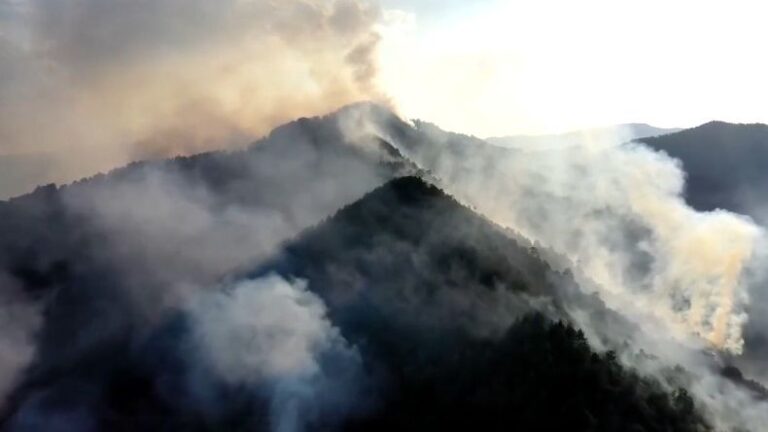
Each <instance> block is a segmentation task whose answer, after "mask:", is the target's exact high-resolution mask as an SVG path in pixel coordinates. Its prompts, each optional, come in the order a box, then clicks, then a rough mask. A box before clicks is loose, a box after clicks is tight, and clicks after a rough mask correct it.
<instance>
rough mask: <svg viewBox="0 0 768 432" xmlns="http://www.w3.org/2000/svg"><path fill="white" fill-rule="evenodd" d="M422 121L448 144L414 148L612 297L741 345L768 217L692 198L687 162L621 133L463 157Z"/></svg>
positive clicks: (647, 318) (448, 181)
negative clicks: (687, 193)
mask: <svg viewBox="0 0 768 432" xmlns="http://www.w3.org/2000/svg"><path fill="white" fill-rule="evenodd" d="M422 129H423V131H426V132H429V133H430V140H433V141H434V142H435V144H434V146H436V147H438V148H442V149H443V150H444V151H436V150H435V148H434V147H432V146H430V145H415V146H412V147H411V148H410V153H411V154H412V156H413V157H414V158H415V159H416V160H417V161H418V162H420V163H421V164H423V165H425V168H428V169H430V170H431V171H432V172H433V174H434V175H435V176H437V177H438V178H439V181H440V182H441V183H442V184H443V186H444V187H445V188H446V189H447V190H448V191H450V192H451V193H453V194H455V195H456V196H457V197H458V198H459V199H461V200H462V201H464V202H465V203H467V204H469V205H471V206H472V207H474V208H476V209H477V210H478V211H479V212H480V213H483V214H485V215H486V216H488V217H489V218H491V219H492V220H494V221H495V222H497V223H499V224H500V225H503V226H507V227H510V228H512V229H514V230H515V231H517V232H519V233H521V234H522V235H523V236H525V237H527V238H529V239H531V240H532V241H534V242H540V243H541V244H544V245H546V246H548V247H551V248H553V249H554V250H555V251H557V252H559V253H562V254H564V255H566V256H567V257H568V258H569V259H570V260H571V261H572V262H573V263H574V265H575V266H576V267H577V268H579V269H580V271H581V273H582V274H585V275H586V276H587V277H588V278H589V279H591V281H594V282H595V283H596V287H597V289H598V290H599V291H600V294H601V296H602V297H603V298H604V300H606V301H607V302H608V304H609V305H610V306H612V307H613V308H615V309H617V310H621V311H623V312H626V313H627V314H628V315H630V316H631V317H633V318H634V319H636V320H639V321H643V322H648V323H652V324H653V325H657V324H659V323H662V324H663V329H664V330H663V331H669V332H672V333H674V334H676V335H677V336H679V338H680V339H687V338H689V336H691V335H693V336H696V337H698V338H701V339H703V340H705V341H707V343H709V344H711V345H712V346H714V347H716V348H718V349H725V350H729V351H731V352H736V353H738V352H740V351H741V350H742V347H743V336H742V327H743V325H744V323H745V321H746V319H747V315H746V313H745V306H746V304H747V301H748V287H747V286H746V282H747V281H746V280H745V277H746V276H745V275H746V273H745V270H746V269H747V267H749V266H750V263H751V260H752V258H753V255H754V252H755V250H756V247H757V245H758V243H759V242H760V241H762V238H763V237H762V236H763V232H762V229H761V228H760V227H758V226H756V225H755V224H754V223H752V221H751V220H750V219H748V218H746V217H743V216H740V215H736V214H732V213H729V212H725V211H714V212H708V213H701V212H697V211H695V210H693V209H692V208H690V207H689V206H687V205H686V204H685V201H684V199H683V198H682V190H683V185H684V174H683V172H682V170H681V168H680V166H679V163H677V162H676V161H674V160H672V159H670V158H669V157H667V156H665V155H663V154H660V153H657V152H654V151H652V150H650V149H648V148H646V147H644V146H641V145H639V144H625V145H620V144H617V143H618V142H620V141H621V140H620V139H618V138H617V139H616V140H613V141H612V142H601V143H584V145H581V146H569V147H566V148H561V149H557V150H543V151H515V150H505V151H500V150H499V149H498V148H492V147H482V146H478V148H476V149H472V152H473V153H476V154H475V155H472V156H470V157H465V156H466V155H462V157H459V156H458V155H457V154H456V152H454V151H450V147H449V146H448V145H447V141H448V139H449V135H446V134H441V133H438V132H436V131H434V130H432V129H431V128H429V127H428V126H423V125H422ZM435 155H437V156H435ZM584 282H585V283H584V285H590V284H589V282H590V281H584Z"/></svg>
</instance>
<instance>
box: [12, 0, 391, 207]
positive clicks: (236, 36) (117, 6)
mask: <svg viewBox="0 0 768 432" xmlns="http://www.w3.org/2000/svg"><path fill="white" fill-rule="evenodd" d="M378 19H379V10H378V8H377V7H376V6H375V5H373V4H371V3H369V2H367V1H365V0H332V1H322V0H288V1H280V2H273V1H267V0H247V1H239V0H225V1H216V2H210V1H206V0H193V1H182V0H159V1H152V2H144V1H140V2H136V1H131V0H106V1H103V0H64V1H46V0H21V1H16V0H4V1H3V2H0V25H1V26H2V31H0V95H1V97H0V160H2V159H3V158H5V159H8V158H13V160H16V161H22V162H24V163H23V164H21V165H19V164H10V163H9V164H3V165H2V166H4V165H9V166H11V167H12V168H13V169H11V170H3V172H4V176H3V178H2V181H0V183H2V184H4V189H3V190H0V196H1V197H7V196H9V195H15V194H19V193H21V192H24V191H26V190H29V189H31V188H32V187H33V186H34V185H35V184H40V183H43V182H46V181H55V182H65V181H71V180H74V179H76V178H79V177H83V176H85V175H90V174H93V173H95V172H97V171H101V170H105V169H107V168H110V167H115V166H118V165H122V164H124V163H127V162H129V161H132V160H137V159H143V158H148V157H160V156H167V155H175V154H188V153H194V152H200V151H205V150H210V149H214V148H224V147H227V146H233V145H242V144H245V143H247V142H249V141H251V140H253V139H254V138H255V137H258V136H261V135H262V134H264V133H266V132H268V131H269V130H270V129H271V128H272V127H275V126H277V125H278V124H280V123H282V122H285V121H288V120H292V119H295V118H297V117H300V116H308V115H318V114H322V113H325V112H328V111H330V110H332V109H335V108H337V107H339V106H341V105H344V104H347V103H351V102H354V101H358V100H361V99H379V100H381V99H382V96H381V94H380V92H379V91H378V90H377V87H376V71H377V66H376V62H375V53H376V48H377V44H378V40H379V36H378V34H377V33H376V30H375V25H376V23H377V21H378ZM40 167H45V169H40ZM6 177H7V178H6Z"/></svg>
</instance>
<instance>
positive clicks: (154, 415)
mask: <svg viewBox="0 0 768 432" xmlns="http://www.w3.org/2000/svg"><path fill="white" fill-rule="evenodd" d="M371 119H373V120H372V121H373V122H374V123H375V126H376V127H375V128H367V127H362V126H366V124H365V122H366V121H371ZM715 126H716V127H715V128H714V129H709V128H711V127H712V126H709V125H705V126H702V128H705V129H706V130H708V132H706V133H709V134H713V133H715V132H714V131H721V130H722V131H726V132H723V134H724V135H723V137H721V138H717V139H714V140H713V141H712V143H713V144H711V145H713V146H715V147H717V146H718V145H724V142H725V141H726V140H727V139H728V138H727V137H726V135H727V136H730V135H731V134H736V135H734V136H738V137H741V135H739V134H740V132H739V133H736V132H732V131H730V129H728V128H730V126H728V127H726V126H723V125H715ZM723 128H725V129H723ZM735 128H736V129H737V130H739V131H741V130H742V129H743V128H744V127H739V126H736V127H735ZM697 129H700V128H697ZM697 129H693V130H691V131H683V132H678V133H675V134H671V135H667V136H666V137H662V138H657V139H656V140H655V141H654V140H650V141H647V142H648V144H649V145H652V146H654V147H656V148H663V149H664V150H665V151H667V148H672V149H678V147H685V146H686V145H687V144H684V143H686V142H689V141H690V140H691V139H692V137H696V136H698V135H696V134H694V135H686V134H690V133H693V132H694V131H696V130H697ZM750 130H751V129H750ZM361 131H362V132H361ZM658 131H659V130H658V129H654V128H650V127H645V126H637V131H636V133H637V134H638V135H633V138H638V137H640V135H642V134H645V133H652V134H657V132H658ZM761 131H762V129H760V130H758V131H755V132H750V133H749V134H747V135H746V136H752V135H753V134H758V135H759V133H762V132H761ZM665 138H668V139H669V140H670V141H658V140H663V139H665ZM745 139H746V138H745ZM675 140H678V141H675ZM718 140H719V141H718ZM678 142H679V144H677V143H678ZM702 142H703V141H702ZM673 143H674V144H673ZM753 145H754V146H760V145H761V144H760V142H759V141H758V142H757V144H753ZM476 146H483V149H484V150H483V151H482V152H476V151H474V149H476V148H477V147H476ZM747 148H751V147H746V148H745V150H744V152H745V156H746V152H747V150H746V149H747ZM417 150H418V153H419V158H418V160H416V159H413V158H412V156H411V155H412V154H414V153H415V152H416V151H417ZM443 151H451V152H453V153H454V154H456V155H458V156H457V157H458V158H459V160H462V161H463V162H466V164H467V166H472V167H473V169H483V167H484V166H486V165H487V164H489V163H490V161H491V160H492V159H495V158H506V157H514V156H515V152H514V151H511V150H510V149H507V148H501V147H498V146H494V145H491V144H488V143H486V142H485V141H482V140H479V139H476V138H472V137H467V136H463V135H458V134H452V133H449V132H445V131H441V130H439V129H438V128H436V127H435V126H433V125H430V124H428V123H423V122H417V123H416V124H415V125H412V124H409V123H407V122H404V121H403V120H401V119H399V118H398V117H397V116H396V115H395V114H393V113H391V112H389V111H388V110H386V109H384V108H382V107H378V106H373V105H356V106H351V107H347V108H344V109H342V110H340V111H339V112H337V113H334V114H332V115H328V116H325V117H318V118H312V119H300V120H297V121H295V122H291V123H289V124H286V125H284V126H282V127H279V128H277V129H275V130H274V131H273V132H272V133H271V134H270V135H269V136H268V137H267V138H265V139H264V140H261V141H259V142H257V143H255V144H253V145H252V146H250V147H249V148H247V149H244V150H239V151H234V152H211V153H205V154H201V155H196V156H191V157H179V158H174V159H169V160H162V161H152V162H138V163H134V164H131V165H129V166H127V167H124V168H121V169H118V170H115V171H113V172H111V173H109V174H105V175H98V176H95V177H93V178H90V179H85V180H83V181H80V182H76V183H74V184H72V185H67V186H62V187H56V186H54V185H49V186H43V187H40V188H38V189H37V190H36V191H34V192H33V193H30V194H27V195H24V196H21V197H18V198H14V199H12V200H9V201H7V202H0V285H2V284H5V285H3V287H12V288H13V289H14V296H15V297H14V301H16V302H20V303H30V304H32V305H33V306H34V307H32V308H31V309H32V310H40V311H41V313H40V321H41V327H40V328H39V329H35V330H34V331H33V332H32V335H33V336H32V337H31V339H32V342H33V343H34V346H35V350H34V354H33V355H31V358H30V359H29V364H26V365H22V366H23V367H20V371H19V377H18V378H16V379H15V380H13V381H12V382H11V384H12V385H10V386H9V387H8V388H7V389H4V390H6V393H7V402H6V404H5V406H4V407H3V410H2V416H1V417H0V427H1V428H2V429H3V430H10V431H31V430H97V431H100V430H105V431H106V430H109V431H113V430H115V431H129V430H131V431H132V430H190V431H213V430H289V431H294V430H295V431H298V430H348V431H357V430H360V431H384V430H415V429H419V430H437V429H457V428H458V429H470V430H475V429H477V430H502V429H503V430H509V429H516V430H569V431H616V430H622V431H624V430H626V431H668V430H674V431H709V430H713V428H712V425H711V424H710V422H709V421H708V420H707V418H706V416H705V415H704V414H703V413H702V412H701V411H700V410H699V407H698V405H697V401H696V400H695V399H693V398H692V397H691V396H690V395H689V394H688V393H687V392H686V390H685V389H684V388H685V383H686V382H687V381H686V380H692V379H694V377H692V376H691V375H689V374H688V373H687V372H686V371H684V370H681V369H679V368H678V369H670V370H668V371H667V370H665V371H664V373H665V374H667V375H669V376H672V377H674V379H670V380H668V381H665V382H664V384H662V383H661V381H659V380H658V379H657V377H653V376H646V375H643V374H641V373H640V372H638V371H634V370H631V369H628V368H626V367H624V366H622V364H621V363H620V362H619V361H618V360H617V357H616V353H615V352H614V351H612V350H611V348H612V346H611V344H612V343H616V341H609V340H606V341H604V342H605V346H604V347H603V349H602V350H596V349H594V348H592V347H590V346H589V344H588V342H587V338H586V337H585V335H584V333H583V332H581V331H580V330H579V329H578V328H577V327H578V324H579V323H591V324H592V325H591V327H593V328H597V329H599V328H610V329H611V331H613V332H617V333H625V334H627V335H631V334H633V332H635V331H636V330H635V329H634V328H633V325H631V324H630V323H629V322H627V321H626V320H625V319H624V318H622V317H621V315H619V314H618V313H616V312H615V311H612V310H610V309H609V308H608V307H607V306H606V305H605V304H604V303H603V302H602V301H601V300H600V299H599V298H597V297H596V296H595V295H591V294H587V293H585V292H583V291H582V290H581V289H580V288H579V287H578V284H577V282H576V280H575V278H574V276H573V273H572V271H570V270H565V269H563V262H564V261H567V260H566V259H565V258H563V257H559V256H558V255H557V253H556V252H554V251H552V250H548V249H547V248H546V247H544V246H542V245H539V244H533V243H531V242H530V241H529V240H526V239H525V238H523V237H522V236H521V235H520V234H518V233H516V232H513V231H511V230H509V229H506V228H502V227H500V226H498V225H495V224H494V223H492V222H490V221H489V220H488V219H486V218H485V217H483V216H481V215H479V214H478V213H476V212H474V211H473V210H472V209H471V208H470V207H468V206H466V205H464V204H462V203H461V202H459V201H457V199H456V198H454V197H452V196H450V195H448V194H447V193H446V192H444V191H443V190H441V189H440V188H439V187H437V186H436V185H435V184H439V182H440V179H439V178H437V173H436V172H435V171H434V170H432V167H433V166H437V165H438V162H437V159H436V155H437V154H438V153H439V152H443ZM670 154H671V152H670ZM681 154H682V155H683V156H684V158H683V164H684V165H685V164H686V163H688V162H686V160H687V158H690V156H688V155H687V154H686V153H685V152H682V153H681ZM716 160H717V158H715V157H712V158H706V159H705V160H702V161H699V160H698V159H696V161H697V162H699V163H701V166H700V167H699V168H700V169H701V170H703V171H704V172H706V171H707V169H708V168H707V164H710V163H715V161H716ZM697 167H698V166H697ZM456 176H459V177H460V176H462V171H461V170H460V169H459V170H457V172H456ZM713 178H714V180H713V181H719V180H718V177H717V176H714V177H713ZM746 178H747V177H745V179H746ZM749 178H752V177H749ZM692 179H693V176H692ZM694 181H699V180H698V177H696V178H695V179H694ZM745 181H746V180H745ZM694 184H695V183H694ZM729 184H730V183H729ZM694 187H695V188H697V190H698V188H700V187H701V186H692V188H694ZM723 187H724V188H725V187H726V186H723ZM692 190H693V189H692ZM691 196H693V195H691ZM719 197H720V195H718V196H717V197H715V198H717V199H722V198H719ZM715 198H712V200H715ZM702 199H704V198H702ZM703 202H709V201H706V200H704V201H703ZM254 284H255V285H254ZM260 284H261V285H260ZM263 284H272V285H274V286H275V288H274V290H273V291H269V290H268V289H263V288H259V287H260V286H262V285H263ZM290 287H293V288H290ZM9 289H10V288H9ZM243 289H245V291H242V290H243ZM248 289H250V291H248ZM260 289H261V291H259V290H260ZM270 292H271V293H274V294H275V295H274V296H273V297H268V300H269V301H267V303H266V304H263V303H260V302H259V299H260V297H258V296H259V295H261V294H259V293H262V294H263V295H266V294H267V293H270ZM248 293H250V294H248ZM253 295H256V297H252V296H253ZM249 302H255V303H253V307H252V308H249V307H246V306H250V305H251V303H249ZM286 304H288V305H289V306H290V307H288V308H287V309H285V310H283V309H280V308H281V307H282V306H281V305H286ZM576 306H578V308H576V309H578V310H579V311H580V312H579V314H580V315H579V316H578V317H576V316H574V315H573V314H572V311H573V310H574V308H575V307H576ZM222 311H223V312H222ZM301 311H304V312H301ZM307 311H308V312H307ZM300 312H301V313H300ZM262 317H263V318H262ZM230 320H231V321H233V322H234V324H236V325H238V326H241V327H242V326H244V327H245V328H246V330H248V329H249V327H248V326H250V325H255V324H254V323H256V324H262V325H266V326H268V327H269V326H271V327H269V328H268V331H267V332H266V334H261V333H259V332H258V330H259V329H258V328H254V329H253V330H254V333H248V332H246V333H242V334H241V333H237V332H235V334H234V336H233V335H232V334H231V333H230V332H228V331H226V330H227V329H230V327H228V326H229V325H230V324H228V323H229V321H230ZM283 320H287V321H288V322H289V323H290V326H289V327H281V326H280V325H278V324H276V323H279V322H282V321H283ZM237 328H240V327H237ZM297 328H298V329H304V330H305V333H300V332H298V330H295V329H297ZM321 333H322V335H323V336H322V337H321ZM599 336H600V335H599V334H598V335H596V337H599ZM304 338H309V339H306V340H309V341H310V342H311V343H305V342H304V341H305V339H304ZM0 342H2V341H0ZM275 343H277V346H275V345H274V344H275ZM209 346H212V347H215V348H216V349H213V350H209V349H207V348H206V347H209ZM305 352H311V353H313V356H311V358H310V359H309V361H307V362H306V364H305V363H303V362H302V361H303V360H305V359H304V357H302V353H305ZM273 353H278V354H280V355H281V356H280V357H279V358H278V360H280V362H286V361H287V362H289V364H291V365H292V366H295V365H299V366H301V368H299V373H290V374H288V372H286V369H284V368H285V367H286V366H285V365H283V363H280V362H278V364H275V365H273V364H272V363H271V362H272V361H273V359H272V357H271V356H272V355H273ZM637 355H638V356H639V357H640V360H639V361H645V360H643V359H646V360H647V361H652V356H651V355H647V354H644V353H639V354H637ZM214 360H215V361H214ZM291 362H293V363H291ZM294 363H295V364H294ZM265 364H266V365H267V366H271V367H270V368H267V367H266V366H265ZM221 365H224V366H223V367H221ZM717 367H718V364H716V363H715V362H713V363H712V368H717ZM289 369H290V368H289ZM290 370H293V369H290ZM727 372H728V374H726V376H728V377H729V379H732V380H733V381H734V382H739V383H741V382H743V383H747V384H748V387H749V388H750V389H753V388H754V389H757V390H755V391H757V392H760V391H763V390H764V389H762V387H760V385H759V384H757V383H755V382H752V381H749V380H747V379H745V378H744V377H743V376H742V375H741V372H739V371H738V370H737V369H735V368H730V369H727ZM286 374H287V375H286ZM670 382H674V383H678V385H675V386H672V387H670V386H669V383H670ZM744 385H746V384H744ZM276 424H279V425H282V426H281V427H280V428H277V427H276V426H275V425H276ZM286 425H287V426H286ZM54 426H55V427H57V428H60V429H54Z"/></svg>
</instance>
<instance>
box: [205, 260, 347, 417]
mask: <svg viewBox="0 0 768 432" xmlns="http://www.w3.org/2000/svg"><path fill="white" fill-rule="evenodd" d="M306 286H307V283H306V282H305V281H301V280H297V281H293V282H288V281H286V280H285V279H282V278H280V277H278V276H274V275H272V276H266V277H264V278H261V279H256V280H246V281H242V282H239V283H237V284H234V285H232V286H228V287H226V288H225V289H224V290H223V291H221V292H218V293H214V294H210V295H207V296H204V297H203V298H202V299H201V300H200V301H198V302H196V303H195V304H194V305H193V306H192V308H191V310H192V312H193V335H194V336H193V337H194V339H195V341H196V342H197V345H198V346H199V347H200V350H201V352H202V357H203V359H204V360H205V362H206V363H207V364H208V365H209V366H210V367H211V368H212V370H213V371H214V372H215V374H216V375H217V376H218V377H219V378H221V379H222V380H223V381H224V382H226V383H229V384H244V385H248V386H258V385H264V386H267V387H269V388H270V389H271V391H270V398H271V407H270V424H271V429H272V430H273V431H275V432H295V431H301V430H305V429H306V427H307V426H308V425H309V424H310V423H311V422H313V421H317V420H318V419H319V418H321V417H327V416H329V415H330V416H338V415H343V413H344V412H345V411H346V410H349V409H350V408H351V407H352V405H353V403H354V395H353V394H352V393H353V391H354V388H352V387H353V386H354V385H353V384H352V383H351V380H348V379H346V378H348V377H352V376H355V375H356V374H358V373H359V371H360V368H361V358H360V355H359V354H358V352H357V350H356V349H355V348H353V347H351V346H349V344H348V343H347V342H346V341H345V340H344V338H343V337H342V336H341V335H340V333H339V331H338V329H336V328H335V327H333V326H332V324H331V323H330V322H329V321H328V317H327V310H326V307H325V304H324V303H323V302H322V300H320V298H318V297H317V296H316V295H314V294H312V293H311V292H309V291H307V288H306ZM324 356H325V357H327V356H332V360H333V362H334V365H333V368H334V369H335V370H337V371H338V370H343V371H344V373H343V376H342V378H341V379H339V377H338V376H333V375H332V374H329V373H328V371H327V370H326V368H325V367H324V365H323V357H324ZM325 421H327V419H326V420H325Z"/></svg>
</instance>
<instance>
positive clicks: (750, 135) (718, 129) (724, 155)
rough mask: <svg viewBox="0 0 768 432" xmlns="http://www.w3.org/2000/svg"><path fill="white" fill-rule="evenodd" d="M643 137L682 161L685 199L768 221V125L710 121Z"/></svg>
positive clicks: (696, 205)
mask: <svg viewBox="0 0 768 432" xmlns="http://www.w3.org/2000/svg"><path fill="white" fill-rule="evenodd" d="M640 141H641V142H643V143H645V144H646V145H648V146H650V147H652V148H654V149H656V150H660V151H664V152H666V153H667V154H669V155H670V156H672V157H674V158H676V159H679V160H680V161H681V162H682V164H683V169H684V170H685V172H686V173H687V175H688V177H687V181H686V199H687V201H688V202H689V203H690V204H691V205H692V206H693V207H694V208H696V209H699V210H714V209H717V208H722V209H726V210H730V211H734V212H737V213H742V214H747V215H749V216H752V217H754V218H755V219H756V220H758V221H759V222H761V223H763V224H766V223H768V198H767V197H768V169H766V167H768V126H767V125H763V124H731V123H725V122H710V123H706V124H703V125H701V126H699V127H695V128H692V129H686V130H684V131H681V132H677V133H674V134H669V135H665V136H660V137H653V138H644V139H642V140H640Z"/></svg>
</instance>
